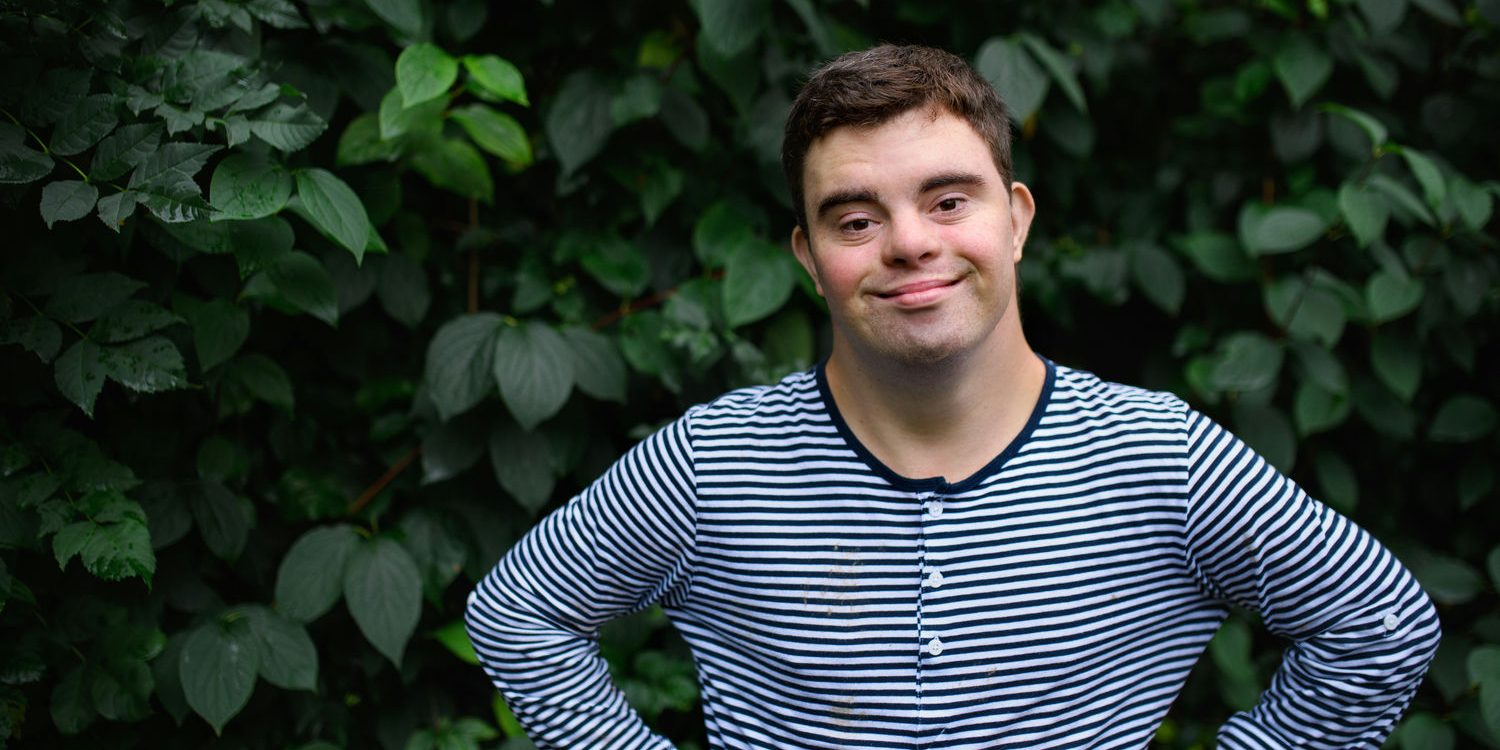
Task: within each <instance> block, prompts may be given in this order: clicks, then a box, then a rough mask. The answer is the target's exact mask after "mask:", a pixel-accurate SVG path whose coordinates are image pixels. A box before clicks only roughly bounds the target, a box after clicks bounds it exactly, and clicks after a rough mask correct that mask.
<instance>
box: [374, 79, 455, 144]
mask: <svg viewBox="0 0 1500 750" xmlns="http://www.w3.org/2000/svg"><path fill="white" fill-rule="evenodd" d="M447 108H448V100H447V99H433V100H430V101H426V102H422V103H421V104H418V105H416V106H414V107H406V106H404V105H403V104H402V103H401V90H400V89H397V88H392V89H391V90H390V91H388V92H386V95H385V97H383V98H382V99H381V100H380V113H379V115H378V116H379V119H380V137H381V138H384V139H386V140H391V139H394V138H400V137H401V136H403V135H411V136H433V137H436V136H438V135H441V134H442V132H443V111H444V110H446V109H447ZM390 146H391V148H396V144H390Z"/></svg>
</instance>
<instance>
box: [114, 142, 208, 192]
mask: <svg viewBox="0 0 1500 750" xmlns="http://www.w3.org/2000/svg"><path fill="white" fill-rule="evenodd" d="M219 149H220V147H219V146H210V145H206V144H202V143H168V144H166V145H164V146H162V147H161V148H158V149H156V150H155V151H153V152H152V153H151V155H150V156H147V157H146V159H145V160H144V161H142V162H141V164H140V166H138V167H136V168H135V171H133V172H131V173H130V184H129V187H130V188H132V189H141V188H145V187H147V186H158V187H173V186H176V185H180V184H182V183H184V182H192V180H193V178H194V177H195V176H197V174H198V172H199V171H200V170H202V169H203V165H205V164H207V163H208V158H209V157H210V156H213V155H214V153H215V152H217V151H218V150H219Z"/></svg>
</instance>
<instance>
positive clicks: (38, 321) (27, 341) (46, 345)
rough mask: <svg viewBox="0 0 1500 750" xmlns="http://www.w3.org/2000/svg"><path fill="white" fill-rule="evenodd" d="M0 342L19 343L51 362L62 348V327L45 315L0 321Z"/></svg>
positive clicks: (45, 360)
mask: <svg viewBox="0 0 1500 750" xmlns="http://www.w3.org/2000/svg"><path fill="white" fill-rule="evenodd" d="M0 343H6V344H20V345H21V346H23V347H25V348H26V351H29V352H31V353H32V354H35V355H36V356H37V358H39V359H41V360H42V361H43V362H51V361H52V358H53V357H56V356H57V352H58V350H60V349H62V329H61V328H59V327H58V325H57V324H56V323H54V322H52V321H51V319H49V318H47V316H45V315H32V316H28V317H25V318H21V319H19V320H8V321H5V322H3V323H0Z"/></svg>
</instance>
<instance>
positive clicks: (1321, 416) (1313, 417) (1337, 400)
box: [1292, 380, 1350, 437]
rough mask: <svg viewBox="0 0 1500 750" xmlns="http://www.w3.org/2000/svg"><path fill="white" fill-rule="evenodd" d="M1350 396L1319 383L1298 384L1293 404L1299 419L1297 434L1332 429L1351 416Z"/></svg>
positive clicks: (1294, 412) (1293, 413)
mask: <svg viewBox="0 0 1500 750" xmlns="http://www.w3.org/2000/svg"><path fill="white" fill-rule="evenodd" d="M1349 408H1350V403H1349V397H1348V395H1347V394H1344V395H1339V394H1333V393H1329V392H1328V391H1326V390H1323V388H1322V387H1320V386H1319V385H1318V384H1317V383H1315V382H1313V381H1310V380H1309V381H1306V382H1304V383H1302V384H1301V385H1299V386H1297V397H1296V401H1295V402H1294V406H1293V412H1292V415H1293V417H1295V418H1296V421H1297V434H1298V435H1301V436H1303V437H1306V436H1308V435H1312V434H1315V433H1319V432H1324V431H1326V430H1331V429H1333V428H1334V427H1337V426H1339V425H1341V424H1343V423H1344V420H1345V419H1347V418H1348V417H1349Z"/></svg>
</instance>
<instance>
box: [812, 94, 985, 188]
mask: <svg viewBox="0 0 1500 750" xmlns="http://www.w3.org/2000/svg"><path fill="white" fill-rule="evenodd" d="M955 170H963V171H968V172H975V173H979V174H982V175H984V176H986V177H990V176H993V177H994V178H995V179H996V180H997V181H998V179H999V173H998V170H996V168H995V165H994V159H993V158H992V156H991V154H990V149H989V145H988V144H987V143H985V141H984V139H983V138H982V137H981V136H980V135H979V133H978V131H976V130H975V129H974V128H973V126H971V125H970V124H969V123H968V121H967V120H964V119H963V118H962V117H959V116H957V115H954V114H952V113H950V112H948V111H947V110H945V109H941V108H936V107H929V108H921V109H913V110H908V111H906V112H903V113H901V114H899V115H897V116H895V117H893V118H891V119H890V120H887V121H885V122H883V123H880V124H879V125H871V126H862V127H857V126H852V125H845V126H841V127H837V128H834V129H833V130H830V131H828V132H827V133H825V134H823V136H821V137H820V138H818V139H817V140H815V141H813V143H812V145H811V146H810V147H809V148H808V150H807V157H806V159H805V160H804V161H803V166H802V184H803V197H804V202H805V203H807V204H808V205H809V206H816V205H817V203H818V201H819V200H821V197H820V196H821V195H823V194H826V193H828V192H831V191H837V190H845V189H848V188H850V187H861V188H870V189H875V188H878V187H881V186H885V187H887V188H895V187H899V186H900V185H901V184H902V183H905V182H912V181H914V182H915V183H920V182H922V181H923V180H925V179H926V178H927V177H930V176H931V175H932V174H936V173H941V172H951V171H955Z"/></svg>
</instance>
